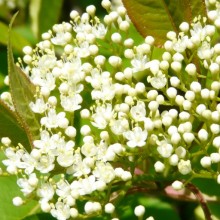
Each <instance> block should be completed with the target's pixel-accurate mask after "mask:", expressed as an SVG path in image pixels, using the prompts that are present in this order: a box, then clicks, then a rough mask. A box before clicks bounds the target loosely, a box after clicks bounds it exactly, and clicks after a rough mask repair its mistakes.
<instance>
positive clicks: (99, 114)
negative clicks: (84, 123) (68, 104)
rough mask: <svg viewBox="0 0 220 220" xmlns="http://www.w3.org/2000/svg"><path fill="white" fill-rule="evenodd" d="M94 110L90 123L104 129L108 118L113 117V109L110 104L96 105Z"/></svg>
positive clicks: (108, 120)
mask: <svg viewBox="0 0 220 220" xmlns="http://www.w3.org/2000/svg"><path fill="white" fill-rule="evenodd" d="M95 111H96V113H95V114H93V115H92V119H93V122H92V124H93V125H94V126H95V127H97V128H99V129H104V128H105V127H106V126H107V125H108V123H109V122H110V120H111V119H113V115H114V111H113V110H112V105H111V104H106V105H105V106H104V105H103V106H98V107H97V108H96V109H95Z"/></svg>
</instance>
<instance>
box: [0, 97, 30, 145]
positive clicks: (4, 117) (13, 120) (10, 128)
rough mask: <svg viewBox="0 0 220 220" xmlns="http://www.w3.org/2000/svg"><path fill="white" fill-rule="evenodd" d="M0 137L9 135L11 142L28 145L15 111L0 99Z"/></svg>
mask: <svg viewBox="0 0 220 220" xmlns="http://www.w3.org/2000/svg"><path fill="white" fill-rule="evenodd" d="M2 137H9V138H10V139H11V141H12V143H13V144H18V143H21V144H22V145H23V146H25V147H26V148H28V146H29V145H30V144H29V141H28V137H27V135H26V133H25V131H24V130H23V128H22V127H21V126H20V125H19V122H18V120H17V117H16V113H15V112H14V111H12V110H11V109H10V108H9V107H8V106H7V105H6V104H5V103H3V102H2V101H1V100H0V139H1V138H2Z"/></svg>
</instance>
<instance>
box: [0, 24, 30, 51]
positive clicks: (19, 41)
mask: <svg viewBox="0 0 220 220" xmlns="http://www.w3.org/2000/svg"><path fill="white" fill-rule="evenodd" d="M0 33H1V34H0V43H1V44H3V45H7V43H8V25H6V24H4V23H3V22H0ZM11 43H12V46H13V47H14V48H15V50H17V51H18V52H21V51H22V49H23V47H24V46H27V45H30V42H29V41H28V40H27V39H26V38H24V37H23V36H22V35H21V34H19V33H17V32H15V31H12V37H11Z"/></svg>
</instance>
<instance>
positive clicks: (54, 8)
mask: <svg viewBox="0 0 220 220" xmlns="http://www.w3.org/2000/svg"><path fill="white" fill-rule="evenodd" d="M62 5H63V0H59V1H57V0H31V2H30V16H31V19H32V30H33V31H34V33H35V35H36V36H37V37H40V36H41V34H42V33H44V32H46V31H48V30H49V29H51V27H52V26H53V25H54V24H56V23H57V22H58V20H59V16H60V12H61V8H62Z"/></svg>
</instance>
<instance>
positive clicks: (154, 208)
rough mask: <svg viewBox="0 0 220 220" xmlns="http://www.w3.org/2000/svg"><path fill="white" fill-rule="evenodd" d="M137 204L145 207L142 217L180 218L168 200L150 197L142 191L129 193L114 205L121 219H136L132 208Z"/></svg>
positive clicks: (176, 219)
mask: <svg viewBox="0 0 220 220" xmlns="http://www.w3.org/2000/svg"><path fill="white" fill-rule="evenodd" d="M137 205H143V206H144V207H145V208H146V212H145V214H144V216H143V219H146V218H147V217H149V216H153V217H154V219H172V220H180V218H179V216H178V213H177V211H176V210H175V207H174V206H173V205H171V204H170V203H169V202H166V201H162V200H161V199H159V198H153V197H150V196H149V195H148V194H143V193H135V194H130V195H127V196H126V197H124V198H123V200H122V201H121V202H120V204H119V205H118V206H117V207H116V212H117V213H118V214H119V216H120V219H121V220H129V219H136V218H135V216H134V209H135V207H136V206H137Z"/></svg>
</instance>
